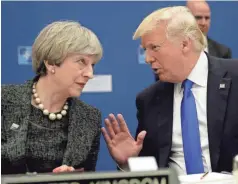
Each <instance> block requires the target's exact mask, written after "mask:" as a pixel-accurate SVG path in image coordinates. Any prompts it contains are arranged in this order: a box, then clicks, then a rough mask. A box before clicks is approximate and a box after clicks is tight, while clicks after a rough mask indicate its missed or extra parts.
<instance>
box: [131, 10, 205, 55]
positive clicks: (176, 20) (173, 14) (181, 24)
mask: <svg viewBox="0 0 238 184" xmlns="http://www.w3.org/2000/svg"><path fill="white" fill-rule="evenodd" d="M161 23H166V25H167V28H166V36H167V38H168V39H170V40H173V39H177V38H179V37H180V38H181V37H186V38H190V39H191V40H192V41H193V45H194V48H195V50H196V51H198V52H201V51H202V50H203V49H204V48H205V47H207V40H206V38H205V36H204V35H203V33H202V31H201V30H200V29H199V27H198V24H197V22H196V20H195V18H194V16H193V15H192V13H191V12H190V10H189V9H188V8H187V7H185V6H174V7H167V8H162V9H159V10H156V11H154V12H152V13H151V14H150V15H148V16H147V17H146V18H145V19H144V20H143V21H142V22H141V24H140V25H139V26H138V28H137V30H136V32H135V34H134V36H133V39H137V38H139V37H141V36H143V35H144V34H146V33H148V32H149V31H151V30H152V29H154V28H156V27H158V26H159V25H161Z"/></svg>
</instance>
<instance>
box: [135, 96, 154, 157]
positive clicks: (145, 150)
mask: <svg viewBox="0 0 238 184" xmlns="http://www.w3.org/2000/svg"><path fill="white" fill-rule="evenodd" d="M142 102H143V100H141V99H140V98H139V97H137V99H136V106H137V119H138V126H137V130H136V136H135V137H136V138H137V136H138V134H139V133H140V132H141V131H143V130H145V131H146V132H147V134H146V136H145V139H144V143H143V147H142V150H141V151H140V154H139V156H155V148H154V147H153V144H152V142H151V140H150V139H149V137H150V135H149V134H150V132H148V131H147V128H146V123H148V122H144V121H145V120H144V113H145V112H144V108H145V104H143V103H142Z"/></svg>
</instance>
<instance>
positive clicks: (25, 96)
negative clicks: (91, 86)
mask: <svg viewBox="0 0 238 184" xmlns="http://www.w3.org/2000/svg"><path fill="white" fill-rule="evenodd" d="M32 84H33V81H27V82H26V83H25V84H21V85H2V109H1V111H2V112H1V118H2V122H1V135H2V137H1V143H2V144H1V149H2V150H1V156H2V174H10V173H22V172H24V170H25V169H26V168H25V167H24V162H25V156H26V139H27V131H28V125H29V115H30V109H31V94H32ZM69 105H70V108H69V112H68V113H69V114H68V116H69V118H68V119H69V122H68V140H67V145H66V148H65V152H64V156H63V163H62V165H63V164H65V165H68V166H73V167H75V168H76V169H77V168H84V170H86V171H94V170H95V167H96V162H97V156H98V152H99V147H100V135H101V130H100V129H101V113H100V111H99V110H98V109H96V108H94V107H92V106H90V105H87V104H85V103H84V102H82V101H81V100H79V99H78V98H70V100H69ZM15 124H17V125H19V127H18V128H16V127H15V128H14V127H13V125H15Z"/></svg>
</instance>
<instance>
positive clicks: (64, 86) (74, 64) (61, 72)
mask: <svg viewBox="0 0 238 184" xmlns="http://www.w3.org/2000/svg"><path fill="white" fill-rule="evenodd" d="M94 64H96V59H95V56H92V55H82V54H71V55H69V56H67V57H66V58H65V60H64V61H63V62H62V64H61V65H60V66H59V67H55V74H54V75H53V77H54V80H55V83H56V84H57V85H58V87H59V89H60V90H62V91H65V92H66V93H67V95H68V96H70V97H78V96H80V94H81V92H82V90H83V88H84V86H85V84H86V83H87V82H88V80H89V79H91V78H93V66H94Z"/></svg>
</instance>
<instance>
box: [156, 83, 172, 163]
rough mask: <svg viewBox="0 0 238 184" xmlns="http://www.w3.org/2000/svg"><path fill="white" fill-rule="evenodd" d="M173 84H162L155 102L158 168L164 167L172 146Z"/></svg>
mask: <svg viewBox="0 0 238 184" xmlns="http://www.w3.org/2000/svg"><path fill="white" fill-rule="evenodd" d="M173 94H174V84H171V83H163V86H162V87H161V88H160V89H159V90H158V94H157V98H156V101H155V104H154V105H155V109H157V111H155V115H154V117H156V118H155V119H156V120H157V122H158V124H157V128H156V129H157V130H158V140H157V141H158V143H159V144H158V145H159V155H158V157H159V167H166V166H167V164H168V160H169V154H170V152H171V146H172V129H173Z"/></svg>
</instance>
